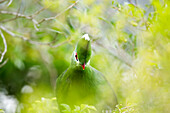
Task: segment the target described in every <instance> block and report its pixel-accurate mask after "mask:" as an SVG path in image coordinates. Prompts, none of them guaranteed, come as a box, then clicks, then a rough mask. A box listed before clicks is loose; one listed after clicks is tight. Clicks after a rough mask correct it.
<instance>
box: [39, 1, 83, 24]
mask: <svg viewBox="0 0 170 113" xmlns="http://www.w3.org/2000/svg"><path fill="white" fill-rule="evenodd" d="M79 1H80V0H77V1H75V3H74V4H72V5H70V6H69V7H67V8H66V9H65V10H63V11H61V12H60V13H58V14H57V15H56V16H54V17H49V18H43V19H42V20H40V21H39V22H38V24H41V23H43V22H44V21H48V20H53V19H56V18H57V17H58V16H60V15H61V14H63V13H64V12H66V11H68V10H69V9H71V8H72V7H74V6H75V5H76V4H77V3H78V2H79Z"/></svg>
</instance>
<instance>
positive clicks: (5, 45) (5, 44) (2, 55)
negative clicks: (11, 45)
mask: <svg viewBox="0 0 170 113" xmlns="http://www.w3.org/2000/svg"><path fill="white" fill-rule="evenodd" d="M0 35H1V37H2V39H3V43H4V47H5V48H4V51H3V52H2V54H1V58H0V63H1V62H2V60H3V58H4V55H5V53H6V52H7V43H6V40H5V37H4V34H3V33H2V31H1V30H0Z"/></svg>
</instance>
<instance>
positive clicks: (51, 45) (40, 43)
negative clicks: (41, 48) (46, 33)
mask: <svg viewBox="0 0 170 113" xmlns="http://www.w3.org/2000/svg"><path fill="white" fill-rule="evenodd" d="M0 28H1V29H2V30H4V31H5V32H7V33H8V34H9V35H11V36H12V37H18V38H20V39H22V40H24V41H27V42H29V43H30V44H35V45H47V46H49V47H52V48H56V47H59V46H62V45H64V44H66V43H68V42H70V41H71V39H67V40H66V41H64V42H61V43H59V44H57V45H53V44H54V42H55V41H51V42H37V41H33V40H30V39H28V38H27V37H25V36H22V35H17V34H14V33H13V32H11V31H10V30H8V29H6V28H5V27H3V26H0Z"/></svg>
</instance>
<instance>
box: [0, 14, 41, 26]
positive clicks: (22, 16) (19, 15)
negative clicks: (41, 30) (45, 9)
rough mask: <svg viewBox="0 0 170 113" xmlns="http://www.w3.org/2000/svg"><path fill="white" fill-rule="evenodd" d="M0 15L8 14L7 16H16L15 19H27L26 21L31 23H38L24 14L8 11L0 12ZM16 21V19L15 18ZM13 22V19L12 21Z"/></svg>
mask: <svg viewBox="0 0 170 113" xmlns="http://www.w3.org/2000/svg"><path fill="white" fill-rule="evenodd" d="M0 13H1V14H9V15H14V16H17V17H20V18H25V19H28V20H32V22H33V23H35V24H37V23H38V22H37V21H36V20H35V19H33V18H32V17H31V16H27V15H24V14H20V13H17V12H9V11H0ZM15 19H17V18H15ZM13 20H14V19H13ZM6 21H9V20H4V21H1V23H2V22H6Z"/></svg>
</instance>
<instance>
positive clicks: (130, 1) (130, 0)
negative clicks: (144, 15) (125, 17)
mask: <svg viewBox="0 0 170 113" xmlns="http://www.w3.org/2000/svg"><path fill="white" fill-rule="evenodd" d="M128 1H129V3H130V4H132V5H133V6H135V7H137V5H136V4H134V3H133V2H132V0H128Z"/></svg>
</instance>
